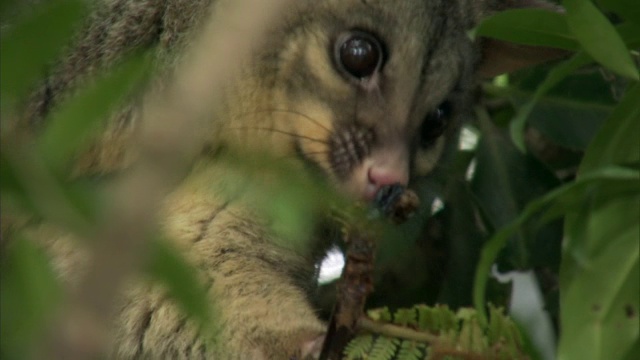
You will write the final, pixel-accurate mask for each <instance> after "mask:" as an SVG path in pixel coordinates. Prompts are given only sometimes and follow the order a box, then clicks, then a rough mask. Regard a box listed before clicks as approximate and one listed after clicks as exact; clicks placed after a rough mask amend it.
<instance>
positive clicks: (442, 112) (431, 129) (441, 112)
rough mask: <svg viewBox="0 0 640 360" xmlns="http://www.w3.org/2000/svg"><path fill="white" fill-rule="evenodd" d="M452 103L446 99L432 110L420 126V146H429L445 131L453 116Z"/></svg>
mask: <svg viewBox="0 0 640 360" xmlns="http://www.w3.org/2000/svg"><path fill="white" fill-rule="evenodd" d="M451 111H452V109H451V103H450V102H449V101H444V102H443V103H442V104H440V106H438V107H437V108H436V109H435V110H434V111H432V112H430V113H429V114H428V115H427V117H426V118H425V119H424V121H423V122H422V126H421V127H420V147H421V148H423V149H424V148H428V147H429V146H430V145H431V144H433V140H435V139H437V138H438V137H439V136H440V135H442V133H444V131H445V129H446V128H447V125H448V124H449V118H450V117H451Z"/></svg>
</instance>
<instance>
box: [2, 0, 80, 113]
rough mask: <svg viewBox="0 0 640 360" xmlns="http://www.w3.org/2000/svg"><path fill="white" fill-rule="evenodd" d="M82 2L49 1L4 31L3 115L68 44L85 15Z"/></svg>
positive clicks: (76, 0)
mask: <svg viewBox="0 0 640 360" xmlns="http://www.w3.org/2000/svg"><path fill="white" fill-rule="evenodd" d="M86 8H87V2H86V1H82V0H69V1H46V2H43V3H42V5H40V6H38V7H37V8H36V9H35V10H34V11H33V12H32V14H30V16H28V17H26V18H23V19H19V20H18V21H17V22H16V23H14V24H12V25H10V26H9V27H8V29H7V30H6V31H5V29H3V31H2V45H1V46H2V53H1V54H0V79H1V80H0V84H1V85H0V89H1V93H2V99H3V105H2V107H3V112H4V110H5V106H6V102H7V100H9V102H12V101H15V100H17V99H19V98H20V97H22V95H23V94H24V93H25V92H26V91H27V90H28V88H29V86H30V85H31V83H32V82H33V81H34V80H35V79H37V78H38V77H41V76H42V73H43V71H44V67H45V65H46V64H48V63H50V62H51V61H52V60H53V59H54V58H55V56H56V55H57V54H58V53H59V52H60V49H61V48H62V47H63V45H65V44H66V43H68V42H69V39H70V38H71V35H72V34H73V31H74V30H76V27H77V25H78V21H79V20H80V19H81V18H82V17H83V15H84V14H85V12H86Z"/></svg>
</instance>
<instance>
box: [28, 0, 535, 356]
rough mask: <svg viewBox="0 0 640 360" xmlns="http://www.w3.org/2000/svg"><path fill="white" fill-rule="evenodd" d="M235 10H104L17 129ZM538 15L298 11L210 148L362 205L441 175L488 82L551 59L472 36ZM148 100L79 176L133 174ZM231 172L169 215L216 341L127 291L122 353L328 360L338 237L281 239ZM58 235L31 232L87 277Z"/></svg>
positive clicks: (181, 6) (372, 7)
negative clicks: (328, 282) (230, 151)
mask: <svg viewBox="0 0 640 360" xmlns="http://www.w3.org/2000/svg"><path fill="white" fill-rule="evenodd" d="M223 3H225V1H224V0H217V1H216V0H192V1H187V0H102V1H100V2H99V3H98V4H97V5H96V8H95V10H94V11H93V14H92V15H91V16H90V18H89V19H88V21H87V23H86V24H85V26H84V27H83V28H82V29H81V30H80V31H79V35H78V36H77V39H76V40H75V42H74V44H73V45H72V46H71V47H70V49H69V51H68V52H67V55H66V56H65V57H63V58H62V59H61V60H60V61H59V62H58V63H57V65H56V66H53V67H52V69H50V71H49V76H48V77H47V78H46V79H45V80H44V81H43V82H42V83H41V85H40V87H39V88H37V89H36V90H35V91H34V92H33V94H32V96H31V97H30V99H29V101H28V105H27V106H26V110H25V116H23V117H22V118H21V119H20V124H19V125H18V126H17V128H29V129H34V128H36V129H37V128H39V127H40V124H41V123H42V122H43V121H46V116H47V114H49V113H50V112H51V111H52V109H54V108H55V106H56V104H58V103H59V102H60V101H61V99H63V98H64V97H65V96H67V95H68V94H69V93H72V92H73V90H74V89H75V88H77V87H78V86H79V85H80V84H82V83H83V82H84V81H86V79H88V78H90V77H91V76H92V75H95V74H96V73H98V72H100V71H103V70H104V69H107V68H109V67H110V66H111V65H113V64H114V63H116V62H117V61H118V60H119V59H121V58H122V56H123V54H126V53H128V52H130V51H131V50H132V49H135V48H140V47H143V48H146V47H152V46H156V49H157V50H155V51H156V52H157V58H158V63H160V64H165V65H162V66H165V67H166V68H170V67H171V64H172V62H173V60H174V59H176V58H179V54H180V52H181V51H184V49H186V48H188V47H189V46H190V39H191V38H192V37H193V36H195V34H196V33H197V32H198V29H200V28H201V27H202V24H203V23H206V22H207V21H210V19H211V14H212V13H215V12H216V11H222V10H221V9H222V5H221V4H223ZM530 6H544V7H547V5H545V4H544V3H541V2H536V1H534V0H504V1H501V0H397V1H391V0H301V1H297V2H293V4H292V5H291V8H289V9H287V11H286V13H283V14H281V19H279V21H278V24H277V25H275V26H273V27H272V28H270V29H269V34H268V35H267V40H266V43H265V44H264V46H263V47H262V48H261V49H260V50H259V51H258V52H256V53H255V54H254V55H253V56H252V58H251V59H250V60H249V61H248V62H247V63H246V64H244V65H243V68H242V72H241V73H240V75H239V76H238V77H237V78H236V79H235V80H234V81H233V83H232V84H230V85H229V86H228V87H227V88H226V91H225V94H224V96H223V98H222V99H220V100H221V104H222V105H221V106H219V107H217V108H216V110H215V113H212V114H211V119H212V122H215V123H216V126H214V127H212V128H214V130H215V131H212V139H211V144H215V146H229V147H233V146H242V145H246V144H249V145H250V147H251V149H254V150H257V151H261V152H262V151H264V152H267V153H269V154H271V155H275V156H287V157H289V158H291V159H293V161H295V162H297V163H299V164H302V165H303V166H302V167H301V168H302V169H309V171H314V172H318V173H320V174H322V176H323V177H325V178H326V179H327V181H328V182H329V183H331V184H333V186H335V188H336V189H337V190H338V191H339V192H340V193H342V194H344V196H345V197H347V198H350V199H353V200H354V201H370V200H372V199H373V198H374V196H375V194H376V193H377V192H378V190H379V189H380V188H382V187H384V186H386V185H390V184H403V185H408V184H409V183H410V182H411V181H412V179H414V178H415V177H417V176H421V175H425V174H428V173H429V172H430V171H431V170H432V169H433V168H434V166H436V164H437V162H438V160H439V158H440V157H441V153H442V152H443V151H444V149H445V147H446V142H447V139H448V138H450V137H451V135H452V134H454V133H455V128H456V123H457V119H459V118H461V117H462V116H464V114H465V113H466V112H467V111H468V109H469V103H470V101H471V100H472V99H471V92H472V89H473V84H474V81H475V80H476V79H477V78H478V76H479V74H480V75H483V76H486V75H494V74H498V73H500V72H502V71H505V70H509V71H510V70H514V69H517V68H519V67H522V66H524V65H527V64H529V63H534V62H539V61H541V60H545V58H546V57H547V54H546V53H544V52H542V53H541V56H531V54H537V52H536V51H533V50H532V49H531V48H527V47H518V46H510V45H505V44H502V43H498V42H496V41H478V42H474V41H472V40H471V39H470V38H469V37H468V35H467V31H468V30H470V29H471V28H473V27H474V26H475V25H476V24H477V23H478V22H479V21H480V20H481V19H482V18H484V17H485V16H487V15H489V14H491V13H494V12H497V11H501V10H504V9H508V8H513V7H530ZM239 36H241V35H239ZM162 66H160V67H161V68H162ZM159 73H163V71H159ZM159 76H161V75H159ZM139 106H140V104H139V102H136V101H134V102H133V103H131V104H130V105H128V106H124V107H123V109H121V110H119V111H118V112H116V114H114V115H113V116H112V117H111V119H110V121H109V122H108V124H107V125H106V128H105V130H104V132H103V134H102V136H100V137H99V139H98V140H96V142H95V143H93V144H92V145H91V146H90V147H89V148H88V149H87V150H86V151H84V152H83V153H81V154H79V155H78V160H77V166H76V173H77V176H84V175H92V176H94V175H96V174H108V173H112V172H117V171H120V170H121V169H124V168H126V166H127V164H129V163H130V160H131V157H133V156H135V155H133V154H132V153H131V152H130V151H129V148H130V146H131V144H132V143H134V142H135V129H136V127H138V126H140V118H139V115H138V111H137V109H138V108H139ZM209 145H210V144H208V146H209ZM221 171H224V168H221V167H220V166H218V165H217V162H216V158H215V154H214V155H212V153H211V152H210V151H203V152H202V155H201V158H199V159H198V160H197V161H196V162H195V165H193V168H192V170H191V172H190V174H189V175H188V176H187V178H186V179H185V180H184V181H182V183H181V184H180V185H179V186H178V187H177V188H176V189H175V190H174V191H173V192H172V193H171V194H170V195H169V196H168V198H167V199H166V200H165V202H164V206H163V208H162V210H161V214H162V226H163V229H164V231H165V232H166V233H167V234H168V235H169V237H170V238H171V239H173V240H174V241H175V244H176V247H177V248H179V249H182V251H183V252H184V254H185V256H186V257H187V258H188V259H189V260H190V261H191V262H192V263H193V264H194V266H195V268H196V269H198V271H199V277H200V278H201V279H202V280H203V281H204V282H205V283H206V284H207V286H208V292H209V294H208V295H209V296H210V297H211V299H212V302H214V303H215V304H216V306H217V308H218V309H219V310H220V311H219V313H220V319H219V322H220V324H219V325H220V331H219V332H218V333H217V335H216V339H215V341H214V342H213V343H209V342H207V341H206V340H205V339H203V338H202V336H200V334H199V330H198V328H197V327H196V326H195V325H194V324H192V323H191V321H190V320H188V319H187V317H186V316H185V314H183V313H182V312H181V311H180V309H179V308H178V307H177V306H176V305H175V304H174V303H173V302H172V300H171V299H170V298H168V296H167V295H166V294H165V293H164V292H163V290H162V289H160V288H158V287H156V286H154V285H151V284H146V283H145V284H138V285H135V286H132V287H131V288H130V289H129V290H128V291H127V292H126V293H125V294H123V300H122V305H121V306H120V307H119V311H118V314H117V320H116V321H115V323H116V325H115V329H114V336H113V346H112V347H111V353H110V354H109V355H110V357H112V358H117V359H139V358H145V359H146V358H150V359H156V358H172V359H296V358H298V359H299V358H304V357H306V356H314V355H317V353H318V351H319V349H320V345H321V341H322V338H323V334H324V331H325V325H324V324H323V323H322V322H321V321H320V320H319V319H318V317H317V315H316V310H315V309H314V307H313V306H312V302H311V301H310V296H311V294H312V291H313V289H314V285H315V283H316V280H315V265H316V263H317V262H318V261H319V260H320V259H321V257H322V256H323V254H324V252H323V251H326V246H327V244H328V242H327V241H326V239H321V238H316V237H313V238H310V239H305V241H306V242H305V244H306V245H305V246H304V248H301V249H291V248H287V247H284V246H282V245H281V242H279V241H277V240H278V239H277V238H276V235H274V233H273V232H272V231H271V230H270V229H269V228H268V226H266V225H265V223H264V221H261V219H259V218H256V216H255V214H254V213H253V212H252V211H251V209H250V207H249V206H247V205H246V204H244V203H243V202H241V201H238V202H234V201H229V200H227V199H226V198H225V197H224V196H221V195H219V194H217V193H216V192H215V191H211V189H212V188H213V189H215V185H216V183H217V181H218V180H217V179H218V178H219V177H220V176H219V175H220V172H221ZM47 229H49V228H48V227H47V224H39V225H31V228H27V229H25V231H28V232H30V235H31V236H32V237H35V238H40V239H44V240H43V243H46V244H47V246H48V248H50V252H51V254H52V258H53V260H52V261H53V263H54V265H55V266H56V268H57V269H58V270H59V271H60V273H61V276H62V278H64V279H73V278H74V277H77V276H78V275H77V274H78V272H80V271H81V267H82V266H80V265H81V264H82V263H83V262H82V261H81V260H78V259H79V258H78V257H77V256H75V255H74V253H75V252H74V251H72V250H69V249H70V245H66V244H67V243H68V241H69V238H70V236H67V235H64V234H60V233H57V232H55V233H54V232H51V231H48V230H47ZM63 244H64V245H63Z"/></svg>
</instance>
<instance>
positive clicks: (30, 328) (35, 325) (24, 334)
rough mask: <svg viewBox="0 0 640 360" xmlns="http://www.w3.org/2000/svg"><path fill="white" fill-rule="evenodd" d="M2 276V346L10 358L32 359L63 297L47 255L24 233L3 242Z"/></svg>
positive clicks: (0, 305) (0, 343) (0, 346)
mask: <svg viewBox="0 0 640 360" xmlns="http://www.w3.org/2000/svg"><path fill="white" fill-rule="evenodd" d="M0 264H1V268H0V269H1V271H0V278H1V279H2V292H1V293H0V324H1V326H0V331H1V333H2V336H0V349H2V355H3V357H6V358H12V359H18V358H28V357H29V355H33V354H31V352H32V351H33V350H34V349H33V344H34V343H36V342H37V340H39V339H38V337H39V336H42V335H44V331H45V330H46V327H47V324H48V323H49V321H51V320H53V319H52V317H53V315H54V314H55V311H54V310H55V309H56V307H57V306H58V305H59V302H60V300H61V289H60V286H59V284H58V281H57V279H56V276H55V274H54V272H53V269H52V267H51V265H50V264H49V260H48V258H47V257H46V255H45V254H44V253H43V252H42V251H41V249H39V248H37V247H36V245H35V244H34V243H33V242H31V241H28V240H25V239H23V238H22V237H21V236H20V235H17V236H15V237H13V238H12V241H11V243H9V244H6V247H5V244H3V254H2V262H1V263H0Z"/></svg>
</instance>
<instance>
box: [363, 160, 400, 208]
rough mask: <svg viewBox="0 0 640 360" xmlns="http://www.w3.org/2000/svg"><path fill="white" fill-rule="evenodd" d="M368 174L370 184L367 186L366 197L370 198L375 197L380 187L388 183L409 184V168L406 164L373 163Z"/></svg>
mask: <svg viewBox="0 0 640 360" xmlns="http://www.w3.org/2000/svg"><path fill="white" fill-rule="evenodd" d="M367 176H368V179H369V184H368V186H367V191H366V197H367V199H369V200H372V199H374V198H375V196H376V193H377V192H378V190H380V188H382V187H383V186H386V185H394V184H400V185H402V186H407V185H408V184H409V170H408V169H407V166H406V164H403V163H395V164H384V165H375V164H374V165H372V166H371V167H370V168H369V170H368V172H367Z"/></svg>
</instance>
